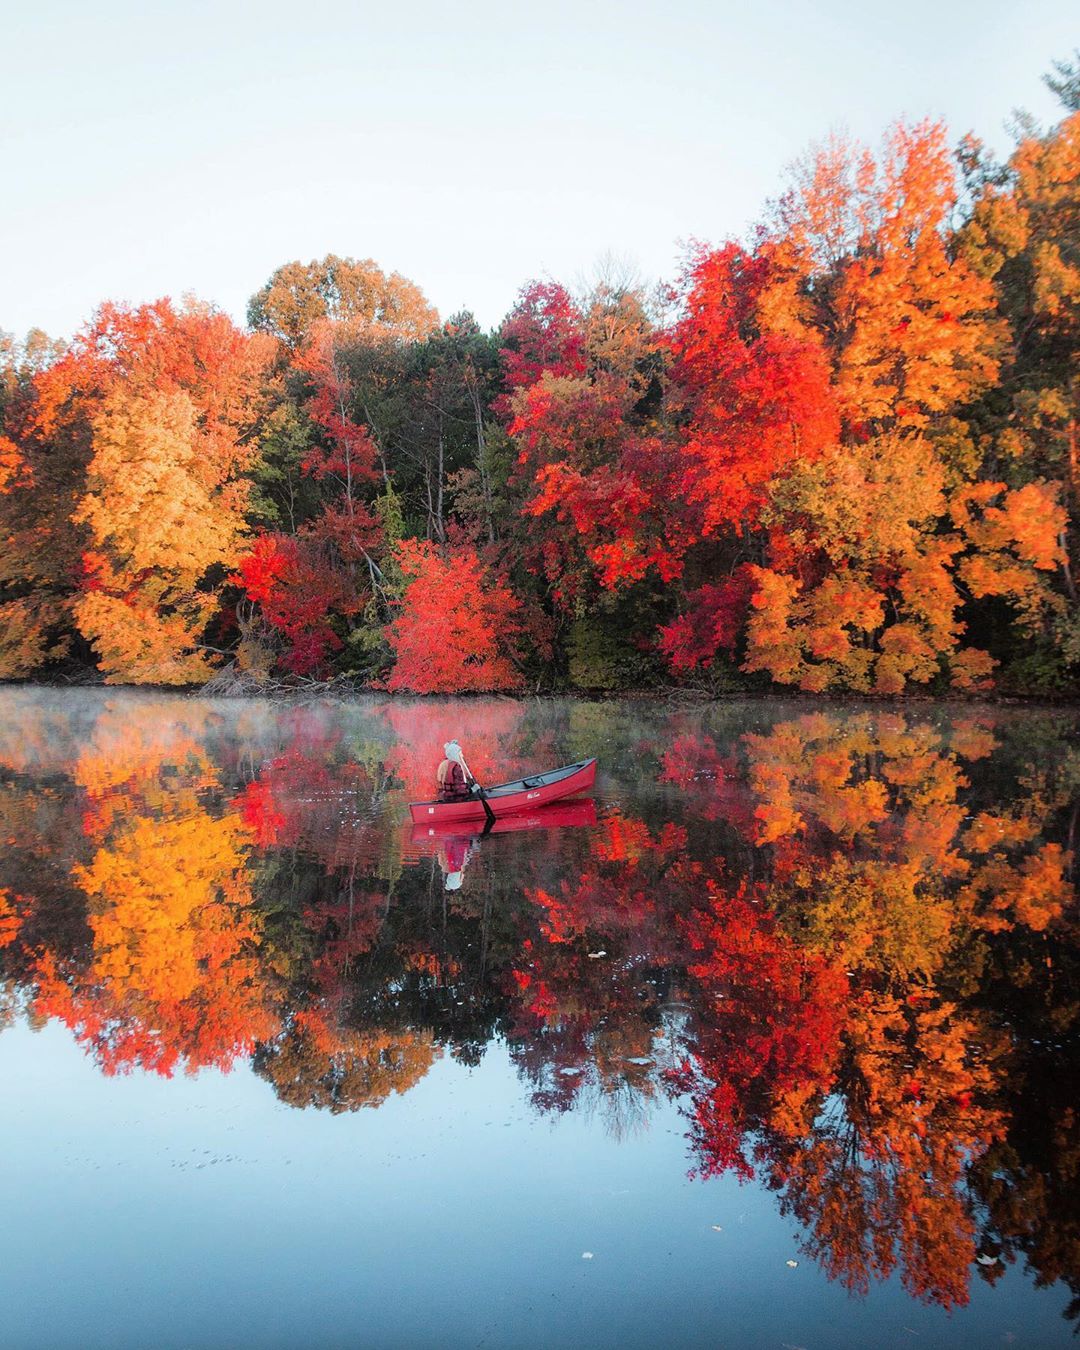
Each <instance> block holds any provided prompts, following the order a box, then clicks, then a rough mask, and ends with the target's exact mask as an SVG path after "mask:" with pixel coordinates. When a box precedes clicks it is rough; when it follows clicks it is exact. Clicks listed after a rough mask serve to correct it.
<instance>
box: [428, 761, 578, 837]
mask: <svg viewBox="0 0 1080 1350" xmlns="http://www.w3.org/2000/svg"><path fill="white" fill-rule="evenodd" d="M595 782H596V760H595V759H585V760H582V761H581V762H580V763H579V764H565V765H564V766H563V767H562V768H561V769H549V770H548V771H547V773H534V774H529V775H528V776H527V777H525V778H518V779H515V780H514V782H512V783H500V784H499V785H498V787H490V788H485V789H484V797H485V798H486V799H487V803H488V805H489V806H490V807H491V810H492V811H493V812H494V814H495V815H496V816H512V815H516V814H517V813H518V812H519V811H532V810H535V808H536V807H538V806H547V804H548V803H549V802H557V801H561V800H562V799H563V797H572V796H573V795H574V793H575V792H584V791H585V790H586V789H587V788H591V787H592V785H593V783H595ZM409 814H410V815H411V816H412V819H413V824H414V825H430V824H432V823H433V822H435V821H438V822H439V824H443V823H444V822H445V823H447V824H453V823H455V822H457V821H459V820H485V819H486V818H487V812H486V811H485V810H484V803H483V801H481V799H480V797H479V796H475V797H463V798H462V799H461V800H460V801H452V802H410V803H409Z"/></svg>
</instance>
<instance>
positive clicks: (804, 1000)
mask: <svg viewBox="0 0 1080 1350" xmlns="http://www.w3.org/2000/svg"><path fill="white" fill-rule="evenodd" d="M744 739H745V744H746V747H747V749H748V752H749V757H750V766H749V771H750V779H751V784H752V786H753V789H754V791H755V795H756V798H757V803H756V807H755V811H754V817H755V832H756V836H757V839H758V841H759V843H760V844H762V845H768V846H769V851H768V855H767V857H766V861H767V863H768V866H767V874H768V877H769V880H767V881H765V882H762V883H761V884H760V885H759V887H758V888H756V890H755V891H754V892H752V893H750V892H747V890H746V888H745V887H742V888H731V887H710V896H711V901H712V903H711V906H710V908H709V909H708V910H706V911H704V912H699V913H697V914H696V915H694V917H693V918H692V920H691V927H690V929H689V930H688V931H689V934H690V936H691V940H692V941H693V943H694V945H695V946H698V947H700V948H701V950H702V951H703V958H702V959H701V960H700V961H699V962H698V963H697V965H696V966H694V967H693V968H692V970H691V974H692V975H694V976H695V977H696V978H697V979H698V981H699V988H698V992H697V998H696V1001H697V1003H698V1005H699V1007H700V1010H701V1012H700V1017H699V1020H698V1023H697V1029H696V1035H695V1041H694V1044H693V1047H692V1048H693V1050H694V1054H693V1056H692V1057H691V1061H690V1062H689V1065H688V1067H687V1069H685V1070H684V1075H683V1078H682V1081H681V1084H680V1085H681V1086H684V1087H687V1088H688V1089H689V1090H690V1091H691V1093H692V1096H693V1113H694V1115H693V1119H694V1130H695V1142H696V1145H697V1149H698V1154H699V1159H700V1164H701V1166H702V1167H703V1168H704V1169H705V1170H706V1171H715V1170H723V1169H724V1168H726V1167H734V1168H736V1170H740V1171H743V1172H745V1171H746V1170H747V1168H748V1166H749V1164H748V1162H747V1160H746V1155H745V1143H746V1138H747V1135H748V1134H749V1133H751V1132H752V1133H753V1134H754V1136H755V1139H756V1158H757V1161H758V1162H759V1164H760V1165H761V1166H762V1167H764V1169H765V1171H766V1174H767V1175H768V1177H769V1178H770V1181H771V1183H772V1184H773V1185H775V1186H776V1187H777V1188H779V1189H780V1190H781V1191H782V1204H783V1205H784V1207H785V1208H786V1209H787V1210H789V1211H790V1212H792V1213H793V1214H795V1215H796V1216H797V1217H799V1218H800V1220H801V1221H802V1222H803V1223H805V1224H807V1225H808V1226H809V1228H810V1235H809V1237H808V1240H807V1241H808V1247H809V1250H810V1251H811V1252H812V1253H813V1254H814V1255H815V1256H817V1258H818V1259H819V1260H821V1262H822V1264H823V1265H824V1267H825V1268H826V1269H827V1270H828V1271H829V1272H830V1274H831V1275H833V1276H835V1277H838V1278H840V1279H842V1280H843V1281H844V1282H845V1283H847V1284H848V1285H849V1286H850V1287H852V1288H855V1289H864V1288H865V1287H866V1286H867V1284H868V1282H869V1280H870V1278H871V1277H874V1276H882V1275H886V1274H888V1273H889V1272H890V1271H891V1270H892V1269H894V1268H895V1267H896V1266H897V1265H899V1267H900V1269H901V1272H902V1276H903V1279H904V1281H905V1283H906V1285H907V1287H908V1288H909V1289H910V1290H911V1291H912V1292H913V1293H915V1294H917V1295H918V1296H920V1297H923V1298H926V1299H928V1300H932V1301H937V1302H940V1303H943V1304H945V1305H947V1306H952V1305H954V1304H957V1303H960V1302H963V1301H965V1300H966V1298H967V1281H968V1270H969V1267H970V1264H971V1261H972V1258H973V1256H974V1253H975V1247H974V1235H975V1223H974V1218H973V1213H972V1204H971V1200H970V1197H969V1196H968V1195H966V1194H965V1188H964V1182H965V1176H966V1171H965V1169H966V1164H967V1162H968V1161H969V1160H970V1159H971V1158H973V1157H974V1158H977V1157H978V1156H979V1155H980V1154H981V1153H983V1152H984V1151H985V1150H986V1148H987V1147H988V1145H989V1144H990V1143H991V1142H992V1141H993V1140H994V1139H995V1138H997V1137H998V1136H999V1135H1000V1132H1001V1129H1002V1119H1001V1113H1000V1110H999V1109H998V1108H997V1106H996V1105H995V1099H996V1094H997V1092H998V1090H999V1089H1000V1084H1001V1078H1002V1075H1003V1074H1004V1073H1005V1072H1006V1069H1007V1061H1006V1059H1005V1058H1004V1043H1003V1042H1004V1038H1003V1037H1002V1035H1001V1034H1000V1033H998V1032H996V1031H995V1030H994V1029H993V1024H992V1020H991V1018H990V1016H989V1014H988V1013H986V1012H985V1011H983V1010H981V1009H978V1008H961V1007H960V1006H959V1002H960V1000H961V999H962V998H963V997H964V996H965V995H967V994H969V993H970V989H969V988H967V987H966V983H965V982H968V983H969V982H970V972H971V970H972V968H973V966H974V968H976V969H977V965H978V961H979V960H980V957H979V950H980V947H979V943H980V941H985V936H982V937H980V935H986V934H988V933H989V934H993V933H998V932H1002V931H1006V930H1013V929H1016V928H1018V927H1022V928H1026V929H1029V930H1031V929H1034V930H1041V929H1044V928H1045V927H1046V926H1047V925H1048V924H1052V923H1054V922H1055V921H1056V920H1057V918H1058V916H1059V915H1060V914H1061V912H1062V909H1063V907H1064V905H1065V903H1066V900H1067V898H1068V895H1069V889H1068V885H1067V881H1066V876H1065V866H1066V862H1067V859H1066V857H1065V855H1064V854H1063V853H1062V850H1061V849H1060V848H1059V847H1058V846H1057V845H1056V844H1054V843H1050V842H1044V841H1042V840H1041V839H1040V828H1041V819H1040V809H1039V808H1040V803H1039V802H1038V800H1037V799H1036V798H1031V797H1029V798H1027V799H1026V800H1025V801H1024V802H1021V803H1019V804H1018V805H1016V806H1015V807H1013V808H1010V809H1008V810H998V811H996V812H994V813H990V812H981V813H976V814H974V815H972V814H970V813H969V811H968V808H967V807H966V805H965V803H964V802H963V801H962V799H961V792H962V790H963V789H965V788H966V787H967V780H966V777H965V775H964V772H963V768H962V765H963V762H964V761H970V760H971V759H974V758H977V757H981V756H985V755H987V754H988V753H989V752H990V751H991V750H992V749H993V747H994V739H993V737H992V736H990V735H989V734H988V733H987V731H986V730H985V729H984V728H980V727H978V726H977V725H973V724H967V725H965V724H958V725H956V726H954V729H953V732H952V734H951V735H950V736H949V737H945V736H943V735H942V734H941V733H940V732H938V731H937V730H936V729H935V728H934V727H932V726H931V725H928V724H924V723H920V722H917V721H914V720H909V719H906V718H903V717H900V716H892V715H883V716H876V717H875V716H871V715H869V714H868V715H865V716H850V717H847V718H845V719H844V720H843V721H841V720H839V719H834V718H831V717H828V716H826V715H824V714H815V715H813V716H809V717H804V718H800V719H797V720H795V721H791V722H787V723H781V724H779V725H778V726H777V727H776V728H774V730H773V732H772V733H771V734H770V735H768V736H748V737H746V738H744ZM1032 803H1034V804H1032ZM849 982H850V983H849ZM846 985H847V986H848V988H847V993H846V994H845V992H844V991H845V986H846ZM748 1051H749V1053H748Z"/></svg>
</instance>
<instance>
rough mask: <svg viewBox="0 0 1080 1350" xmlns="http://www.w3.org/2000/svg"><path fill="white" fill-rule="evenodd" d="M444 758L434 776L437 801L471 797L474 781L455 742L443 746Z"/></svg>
mask: <svg viewBox="0 0 1080 1350" xmlns="http://www.w3.org/2000/svg"><path fill="white" fill-rule="evenodd" d="M443 754H444V756H445V758H444V760H443V762H442V763H441V764H440V765H439V768H438V772H437V773H436V775H435V778H436V781H437V783H438V788H439V801H441V802H454V801H459V800H460V799H461V798H463V797H469V796H472V794H473V791H474V789H475V787H476V779H475V778H474V777H473V776H472V774H471V773H470V772H469V768H468V765H467V764H466V763H465V756H464V755H463V754H462V751H461V746H460V745H458V743H457V741H447V742H446V744H445V745H444V746H443Z"/></svg>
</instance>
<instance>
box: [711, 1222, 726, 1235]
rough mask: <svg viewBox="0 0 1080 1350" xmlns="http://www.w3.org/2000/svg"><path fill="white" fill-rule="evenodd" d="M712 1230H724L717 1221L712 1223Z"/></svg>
mask: <svg viewBox="0 0 1080 1350" xmlns="http://www.w3.org/2000/svg"><path fill="white" fill-rule="evenodd" d="M712 1230H713V1232H714V1233H722V1232H723V1231H724V1230H723V1228H721V1227H720V1225H719V1224H718V1223H714V1224H713V1226H712Z"/></svg>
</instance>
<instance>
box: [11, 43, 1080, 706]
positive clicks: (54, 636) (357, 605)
mask: <svg viewBox="0 0 1080 1350" xmlns="http://www.w3.org/2000/svg"><path fill="white" fill-rule="evenodd" d="M1049 83H1050V84H1051V87H1052V88H1054V89H1055V91H1056V92H1057V93H1058V94H1059V95H1060V98H1061V101H1062V103H1063V105H1064V115H1063V118H1062V120H1061V121H1060V122H1059V123H1058V124H1057V125H1055V126H1053V127H1051V128H1049V129H1044V128H1041V127H1038V126H1036V125H1035V124H1034V123H1033V122H1031V121H1030V120H1028V121H1024V120H1023V119H1022V118H1021V119H1020V121H1019V123H1018V126H1017V128H1016V142H1015V148H1014V149H1013V151H1012V153H1011V155H1010V156H1009V157H1008V159H1007V160H1006V161H1005V162H997V161H996V160H995V159H994V158H993V157H991V156H990V155H989V154H988V153H987V152H986V151H985V149H984V148H983V147H982V146H981V145H980V143H979V142H978V141H977V140H975V139H974V138H973V137H972V136H967V137H965V138H964V139H962V140H960V141H959V142H955V141H954V138H953V137H952V135H951V133H950V132H949V131H948V130H947V129H946V128H945V127H944V126H942V125H939V124H935V123H932V122H922V123H914V124H904V123H899V124H896V125H894V126H893V127H892V128H891V129H889V130H888V131H887V133H886V134H885V135H884V137H883V139H882V142H881V144H880V145H879V146H877V147H874V148H868V147H865V146H862V145H859V144H856V143H854V142H853V141H851V140H849V139H846V138H844V137H843V136H840V135H834V136H832V137H831V138H829V139H828V140H826V141H824V142H823V143H822V144H820V145H819V146H818V147H817V148H815V149H813V150H811V151H810V152H808V154H807V155H806V157H805V158H804V159H803V160H802V161H801V162H799V163H798V164H796V165H795V166H794V167H793V168H792V170H791V171H790V174H789V176H788V178H787V180H786V182H785V183H783V184H781V185H780V186H779V189H778V195H777V196H776V198H775V199H774V200H773V201H772V202H770V203H769V204H768V205H767V206H766V207H765V208H764V209H763V212H762V216H761V221H760V224H759V225H758V227H757V228H756V230H755V231H754V232H753V233H752V237H750V238H749V239H747V240H744V241H742V242H734V241H731V242H727V243H725V244H723V245H722V246H720V247H713V246H707V245H700V246H697V247H694V248H692V249H691V250H690V251H689V252H688V254H687V256H686V257H685V262H684V266H683V269H682V272H681V274H680V275H679V277H678V278H677V279H676V280H675V281H674V282H673V283H671V284H669V285H664V286H659V287H656V286H648V287H646V286H644V285H642V284H639V283H638V282H637V281H636V280H635V278H634V277H633V276H632V275H630V273H629V271H628V270H627V269H626V268H622V267H620V266H618V265H615V264H611V265H608V266H607V267H605V268H601V269H600V272H599V274H598V276H597V277H596V278H595V279H594V281H593V283H592V284H591V285H590V286H587V287H585V286H581V287H578V288H577V289H576V290H572V289H570V288H568V287H567V286H565V285H563V284H560V283H559V282H557V281H554V280H550V279H544V280H538V281H533V282H530V283H528V284H527V285H525V286H524V287H523V288H522V290H521V292H520V295H519V297H518V300H517V302H516V304H515V305H514V306H513V308H512V310H511V311H510V313H509V314H508V315H507V316H506V318H505V319H504V321H503V322H502V324H501V325H500V326H499V327H498V329H497V330H496V331H494V332H491V333H487V332H484V331H482V330H481V328H480V327H479V326H478V324H477V323H476V322H475V321H474V319H473V318H472V317H471V316H470V315H469V314H468V313H461V314H457V315H454V316H452V317H450V318H448V319H445V320H444V319H441V318H440V316H439V315H438V314H437V313H436V312H435V310H434V309H433V308H432V306H431V305H430V304H429V303H428V302H427V300H426V299H425V296H424V294H423V292H422V290H421V289H420V287H419V286H418V285H416V284H414V283H413V282H412V281H409V280H407V279H405V278H404V277H402V276H400V275H398V274H397V273H389V274H388V273H386V272H384V271H383V270H381V269H380V267H378V266H377V265H376V264H375V263H373V262H371V261H355V260H353V259H352V258H348V257H337V256H333V255H331V256H327V257H325V258H324V259H322V260H321V261H318V262H312V263H310V264H302V263H300V262H294V263H289V264H286V265H284V266H282V267H280V268H279V269H278V270H277V271H276V272H274V274H273V275H272V276H271V277H270V278H269V280H268V281H267V282H266V284H265V285H264V286H263V287H262V288H261V289H260V290H258V291H257V292H256V293H255V294H254V295H253V296H252V298H251V301H250V305H249V309H248V316H247V319H248V326H247V327H246V328H243V329H242V328H240V327H238V326H237V325H236V324H235V323H234V322H233V321H232V320H231V319H230V318H228V317H227V316H226V315H225V314H224V313H221V312H219V311H217V310H215V309H214V308H212V307H211V306H209V305H207V304H204V303H202V302H200V301H197V300H194V299H190V298H187V299H184V300H182V301H172V300H167V299H162V300H157V301H155V302H153V303H149V304H144V305H139V306H135V307H126V306H121V305H117V304H111V303H104V304H102V306H101V307H100V309H99V310H98V311H97V313H96V314H95V315H94V316H93V317H92V318H91V319H90V321H89V323H88V324H87V326H86V327H85V328H84V329H83V330H82V331H81V332H80V333H79V334H78V335H77V336H76V337H75V338H74V340H73V341H71V342H70V344H66V345H65V344H60V343H57V342H53V341H51V340H50V339H48V338H47V337H46V336H45V335H44V334H42V333H40V332H33V333H31V334H30V335H28V336H27V337H26V338H25V339H23V340H19V341H17V340H15V339H14V338H13V337H10V336H4V337H3V344H4V345H3V348H2V353H0V361H2V365H0V538H2V539H3V548H2V552H0V678H2V679H7V680H23V679H28V678H39V679H40V678H44V679H49V678H53V677H56V676H63V677H65V678H75V679H86V680H91V681H97V680H103V681H104V682H106V683H111V684H149V685H174V686H200V685H207V684H208V683H209V684H210V687H211V688H216V689H218V690H221V691H228V690H229V689H243V690H249V691H250V690H256V689H259V688H264V687H270V686H271V685H273V684H276V683H284V684H289V683H293V684H295V683H301V682H310V681H328V680H338V681H343V682H348V683H349V684H350V685H351V686H353V687H370V688H374V689H383V690H387V691H391V692H393V691H400V690H409V691H414V692H418V693H437V692H457V691H470V690H471V691H515V690H529V691H533V690H540V691H553V690H559V689H581V690H618V689H632V688H643V687H650V688H654V687H658V686H664V685H676V684H682V685H689V686H692V687H694V688H698V689H703V690H706V691H711V692H722V691H732V690H746V691H756V690H766V689H770V688H786V689H790V690H802V691H807V692H814V693H826V692H828V693H833V692H856V693H861V694H881V695H896V694H904V693H909V692H916V691H926V692H930V693H938V694H940V693H945V692H948V691H985V690H990V689H992V688H997V689H999V690H1002V691H1004V692H1013V693H1033V694H1040V695H1047V694H1069V693H1075V692H1076V691H1077V689H1078V688H1080V600H1078V596H1077V579H1076V571H1077V566H1078V564H1080V533H1078V531H1077V527H1076V517H1077V512H1078V510H1080V442H1078V432H1077V424H1078V416H1080V67H1077V66H1071V65H1068V64H1066V63H1062V64H1059V66H1058V67H1057V73H1056V74H1055V75H1052V76H1051V77H1050V78H1049Z"/></svg>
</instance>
